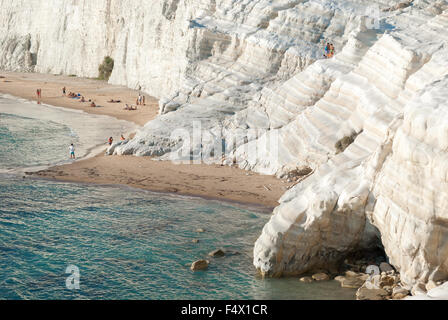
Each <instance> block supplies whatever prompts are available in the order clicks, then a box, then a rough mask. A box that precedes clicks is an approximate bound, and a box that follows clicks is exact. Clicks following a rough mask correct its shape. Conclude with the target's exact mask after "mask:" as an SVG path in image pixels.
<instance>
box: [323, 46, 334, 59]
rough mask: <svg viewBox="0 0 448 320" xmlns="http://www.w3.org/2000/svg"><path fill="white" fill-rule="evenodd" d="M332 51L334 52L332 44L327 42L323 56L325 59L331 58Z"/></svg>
mask: <svg viewBox="0 0 448 320" xmlns="http://www.w3.org/2000/svg"><path fill="white" fill-rule="evenodd" d="M334 53H335V49H334V45H333V44H332V43H328V42H327V45H326V46H325V54H324V57H325V58H327V59H329V58H333V56H334Z"/></svg>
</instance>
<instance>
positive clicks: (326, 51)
mask: <svg viewBox="0 0 448 320" xmlns="http://www.w3.org/2000/svg"><path fill="white" fill-rule="evenodd" d="M324 50H325V54H324V57H325V58H328V55H329V54H330V43H328V42H327V45H326V46H325V49H324Z"/></svg>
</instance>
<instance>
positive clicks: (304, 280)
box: [299, 277, 314, 283]
mask: <svg viewBox="0 0 448 320" xmlns="http://www.w3.org/2000/svg"><path fill="white" fill-rule="evenodd" d="M299 281H300V282H304V283H311V282H314V279H313V278H311V277H302V278H300V279H299Z"/></svg>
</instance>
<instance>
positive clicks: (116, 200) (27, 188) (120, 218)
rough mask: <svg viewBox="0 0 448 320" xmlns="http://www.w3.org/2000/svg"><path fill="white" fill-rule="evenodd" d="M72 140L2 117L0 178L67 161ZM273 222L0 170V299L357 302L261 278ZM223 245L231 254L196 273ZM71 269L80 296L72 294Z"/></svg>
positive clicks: (194, 202)
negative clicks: (256, 262)
mask: <svg viewBox="0 0 448 320" xmlns="http://www.w3.org/2000/svg"><path fill="white" fill-rule="evenodd" d="M73 139H77V135H76V133H74V132H72V130H71V129H70V128H68V127H67V126H64V125H62V124H58V123H50V122H48V121H42V120H37V119H30V118H26V117H17V116H12V115H5V114H0V140H1V143H0V172H2V171H1V170H2V169H10V168H20V167H27V166H31V165H32V166H38V165H42V164H48V163H49V162H59V161H63V160H64V159H66V157H67V156H68V146H67V143H69V142H70V141H72V140H73ZM268 220H269V214H267V213H265V212H261V211H260V210H257V209H254V208H247V207H243V206H238V205H233V204H228V203H223V202H218V201H210V200H203V199H196V198H189V197H178V196H171V195H162V194H156V193H150V192H146V191H141V190H135V189H130V188H123V187H112V186H94V185H82V184H71V183H57V182H49V181H43V180H34V179H29V178H27V179H23V178H22V175H14V174H6V173H0V270H1V272H0V299H154V300H155V299H353V297H354V291H353V290H348V289H341V288H340V286H339V284H338V283H336V282H324V283H314V284H303V283H300V282H299V281H298V280H297V279H268V280H262V279H260V278H259V277H258V276H257V275H256V272H255V270H254V268H253V266H252V250H253V244H254V242H255V240H256V239H257V237H258V235H259V234H260V232H261V230H262V228H263V226H264V224H265V223H266V222H267V221H268ZM198 228H202V229H205V232H204V233H196V230H197V229H198ZM193 239H199V240H200V242H199V243H197V244H195V243H193V242H192V240H193ZM217 248H224V249H225V250H226V251H227V252H228V255H226V256H225V257H223V258H219V259H213V258H209V260H210V262H211V265H210V268H209V270H208V271H206V272H197V273H193V272H191V271H190V269H189V267H190V265H191V263H192V262H193V261H195V260H197V259H201V258H207V254H208V252H210V251H213V250H215V249H217ZM70 265H74V266H76V267H78V268H79V271H80V289H79V290H74V291H72V290H69V289H67V288H66V279H67V277H68V276H69V274H66V273H65V271H66V268H67V267H68V266H70Z"/></svg>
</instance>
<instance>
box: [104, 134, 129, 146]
mask: <svg viewBox="0 0 448 320" xmlns="http://www.w3.org/2000/svg"><path fill="white" fill-rule="evenodd" d="M120 140H121V141H126V138H125V137H124V135H121V137H120ZM107 143H108V144H109V145H110V146H111V145H112V144H113V143H114V138H113V137H110V138H109V140H107Z"/></svg>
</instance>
